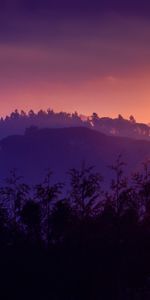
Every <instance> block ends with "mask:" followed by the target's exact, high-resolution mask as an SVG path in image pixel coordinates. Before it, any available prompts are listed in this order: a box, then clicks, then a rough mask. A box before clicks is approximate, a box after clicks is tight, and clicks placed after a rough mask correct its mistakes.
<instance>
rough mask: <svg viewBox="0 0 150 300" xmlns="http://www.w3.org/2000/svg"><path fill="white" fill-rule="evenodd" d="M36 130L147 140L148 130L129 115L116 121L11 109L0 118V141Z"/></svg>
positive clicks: (75, 113) (149, 132) (96, 116)
mask: <svg viewBox="0 0 150 300" xmlns="http://www.w3.org/2000/svg"><path fill="white" fill-rule="evenodd" d="M31 126H34V127H38V128H45V127H47V128H69V127H86V128H91V129H93V130H97V131H100V132H102V133H105V134H107V135H111V136H123V137H130V138H134V139H145V140H150V127H149V125H147V124H143V123H137V122H136V121H135V119H134V117H133V116H130V118H129V120H127V119H124V118H123V117H122V116H121V115H118V117H117V118H114V119H112V118H109V117H99V116H98V114H97V113H93V114H92V116H90V117H86V116H83V115H78V113H77V112H74V113H72V114H69V113H66V112H59V113H55V112H54V111H53V110H50V109H49V110H47V111H43V110H40V111H39V112H37V113H35V112H34V111H33V110H30V111H29V112H28V113H25V112H24V111H21V112H18V110H15V111H14V112H12V113H11V114H10V116H6V117H5V118H1V119H0V139H2V138H4V137H6V136H9V135H14V134H23V133H24V131H25V129H26V128H28V127H31Z"/></svg>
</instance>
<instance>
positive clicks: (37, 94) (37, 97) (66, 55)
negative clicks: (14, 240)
mask: <svg viewBox="0 0 150 300" xmlns="http://www.w3.org/2000/svg"><path fill="white" fill-rule="evenodd" d="M149 17H150V4H148V1H129V0H127V1H119V0H118V1H117V0H116V1H113V0H105V1H84V0H83V1H82V0H80V1H79V0H77V1H69V0H65V1H63V0H55V1H48V0H43V1H42V0H41V1H37V0H36V1H35V0H30V1H28V0H26V1H21V0H19V1H15V0H14V1H12V0H11V1H10V0H7V1H3V2H2V1H1V3H0V91H1V95H0V105H1V115H5V114H8V113H9V112H11V111H12V110H13V109H15V108H18V109H25V110H29V109H30V108H33V109H35V110H37V109H40V108H44V109H46V108H48V107H51V108H54V110H56V111H59V110H66V111H70V112H71V111H75V110H77V111H78V112H79V113H84V114H91V113H92V112H93V111H97V112H98V113H99V115H102V116H103V115H108V116H116V115H117V114H118V113H121V114H122V115H124V116H125V117H128V116H129V115H130V114H133V115H134V116H135V118H137V120H139V121H144V122H150V117H149V111H148V109H150V85H149V82H150V18H149Z"/></svg>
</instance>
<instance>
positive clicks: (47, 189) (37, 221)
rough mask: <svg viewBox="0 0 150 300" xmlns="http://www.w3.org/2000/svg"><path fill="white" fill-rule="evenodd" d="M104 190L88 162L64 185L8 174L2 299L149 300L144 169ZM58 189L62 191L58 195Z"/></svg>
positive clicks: (2, 215) (149, 229)
mask: <svg viewBox="0 0 150 300" xmlns="http://www.w3.org/2000/svg"><path fill="white" fill-rule="evenodd" d="M123 167H124V164H123V163H122V161H121V158H120V157H119V158H118V159H117V161H116V163H115V164H114V165H113V166H112V167H111V168H112V171H114V174H115V176H114V180H113V182H112V185H111V189H110V191H109V192H107V193H106V192H104V191H103V190H102V187H101V182H102V178H101V176H100V175H99V174H98V173H96V172H94V169H93V168H90V167H85V166H83V167H82V168H81V170H76V169H72V170H70V172H69V174H70V190H69V192H68V193H67V196H66V197H64V193H62V189H63V185H62V184H60V183H57V184H52V183H51V173H50V172H49V173H48V174H47V176H46V178H45V180H44V182H43V183H42V184H39V185H37V186H35V187H32V188H31V187H29V186H27V185H26V184H24V183H22V179H21V178H20V177H18V176H17V175H16V172H15V171H13V172H12V173H11V176H10V178H8V179H7V181H6V182H5V184H4V186H3V187H1V189H0V200H1V205H0V275H1V278H0V295H1V299H12V298H13V299H41V300H46V299H52V300H58V299H64V300H80V299H86V300H88V299H90V300H97V299H102V300H103V299H114V300H117V299H121V300H126V299H127V300H128V299H133V300H134V299H136V300H138V299H142V300H144V299H150V174H149V170H148V163H146V164H144V171H143V173H141V174H134V175H133V176H132V178H131V179H130V183H129V182H128V179H127V178H125V177H124V173H123ZM62 195H63V196H62Z"/></svg>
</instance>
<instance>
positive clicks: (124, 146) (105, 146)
mask: <svg viewBox="0 0 150 300" xmlns="http://www.w3.org/2000/svg"><path fill="white" fill-rule="evenodd" d="M119 154H121V155H122V156H123V160H124V161H125V162H127V166H126V171H127V172H129V171H131V170H132V171H135V170H137V169H138V168H141V163H142V162H143V161H144V160H145V159H147V158H148V157H149V154H150V143H149V142H148V141H140V140H134V139H129V138H121V137H112V136H107V135H104V134H102V133H100V132H97V131H95V130H91V129H88V128H83V127H74V128H61V129H34V128H31V129H28V130H26V132H25V134H24V135H13V136H9V137H7V138H5V139H2V140H1V142H0V161H1V172H0V179H2V178H4V177H6V176H7V175H8V172H9V170H11V169H12V168H16V169H18V171H19V173H20V174H21V175H23V176H24V177H25V179H26V180H27V181H29V182H31V183H35V182H38V181H39V180H41V179H42V177H43V175H44V173H45V171H46V170H47V169H48V168H50V169H51V170H52V171H54V178H55V179H57V180H61V181H62V180H65V179H66V176H67V175H66V172H67V171H68V170H69V168H72V167H80V166H81V165H82V163H83V162H85V163H87V164H88V165H94V166H95V167H96V169H97V170H98V171H100V172H101V174H102V175H103V176H104V177H105V178H106V180H107V181H108V179H110V177H111V174H112V171H111V170H110V169H109V168H108V166H109V165H112V164H113V162H114V161H115V159H116V157H117V156H118V155H119Z"/></svg>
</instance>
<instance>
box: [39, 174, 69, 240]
mask: <svg viewBox="0 0 150 300" xmlns="http://www.w3.org/2000/svg"><path fill="white" fill-rule="evenodd" d="M51 177H52V172H51V171H48V172H47V174H46V176H45V178H44V181H43V183H42V184H38V185H36V187H35V198H36V199H37V200H39V201H40V203H41V205H42V209H43V213H44V219H45V222H46V240H47V244H48V245H49V236H50V224H49V223H50V220H49V219H50V212H51V209H52V206H53V204H54V203H55V201H57V200H58V197H59V195H60V194H61V190H62V187H63V184H62V183H56V184H52V183H51Z"/></svg>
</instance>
